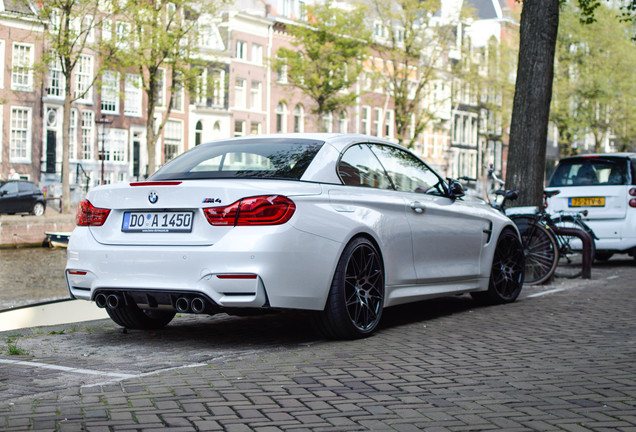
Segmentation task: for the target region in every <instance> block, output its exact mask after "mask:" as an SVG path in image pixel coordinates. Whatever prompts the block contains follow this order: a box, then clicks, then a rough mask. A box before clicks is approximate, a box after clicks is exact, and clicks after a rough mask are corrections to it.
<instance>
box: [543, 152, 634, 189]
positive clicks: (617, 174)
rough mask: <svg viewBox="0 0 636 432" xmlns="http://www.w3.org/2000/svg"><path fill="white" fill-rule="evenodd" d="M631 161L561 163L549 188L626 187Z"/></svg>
mask: <svg viewBox="0 0 636 432" xmlns="http://www.w3.org/2000/svg"><path fill="white" fill-rule="evenodd" d="M628 162H629V159H626V158H610V157H598V158H597V157H594V158H573V159H565V160H562V161H561V162H559V165H558V166H557V168H556V170H555V171H554V174H553V175H552V178H551V179H550V184H549V187H560V186H594V185H625V184H628V181H629V176H628V173H629V168H628V167H629V164H628Z"/></svg>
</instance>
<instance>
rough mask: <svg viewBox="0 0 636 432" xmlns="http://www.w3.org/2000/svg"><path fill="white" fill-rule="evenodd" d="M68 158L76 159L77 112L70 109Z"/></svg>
mask: <svg viewBox="0 0 636 432" xmlns="http://www.w3.org/2000/svg"><path fill="white" fill-rule="evenodd" d="M68 135H69V144H70V146H71V151H70V158H71V159H77V110H76V109H71V124H70V128H69V133H68Z"/></svg>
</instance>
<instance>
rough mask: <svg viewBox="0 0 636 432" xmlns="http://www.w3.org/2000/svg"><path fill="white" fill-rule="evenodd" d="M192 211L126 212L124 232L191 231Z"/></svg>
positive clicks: (123, 225) (122, 226) (122, 227)
mask: <svg viewBox="0 0 636 432" xmlns="http://www.w3.org/2000/svg"><path fill="white" fill-rule="evenodd" d="M192 219H193V217H192V212H175V211H164V212H125V213H124V220H123V221H122V225H121V230H122V231H124V232H144V233H170V232H191V231H192Z"/></svg>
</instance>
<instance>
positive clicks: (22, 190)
mask: <svg viewBox="0 0 636 432" xmlns="http://www.w3.org/2000/svg"><path fill="white" fill-rule="evenodd" d="M44 210H46V199H45V198H44V194H43V193H42V191H41V190H40V188H38V187H37V186H36V185H35V184H34V183H32V182H30V181H26V180H8V181H0V214H3V213H5V214H15V213H31V214H33V215H36V216H42V215H43V214H44Z"/></svg>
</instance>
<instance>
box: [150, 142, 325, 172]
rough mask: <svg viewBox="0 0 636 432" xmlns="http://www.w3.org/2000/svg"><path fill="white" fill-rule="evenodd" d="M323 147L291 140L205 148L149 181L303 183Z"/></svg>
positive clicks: (315, 143) (194, 150)
mask: <svg viewBox="0 0 636 432" xmlns="http://www.w3.org/2000/svg"><path fill="white" fill-rule="evenodd" d="M322 145H323V142H322V141H315V140H309V139H290V138H284V139H283V138H264V139H262V140H256V139H249V140H237V141H220V142H214V143H208V144H202V145H200V146H197V147H195V148H193V149H192V150H190V151H188V152H186V153H184V154H182V155H181V156H179V157H177V158H175V159H174V160H172V161H170V162H169V163H167V164H166V165H164V166H163V167H162V168H160V169H159V170H158V171H157V172H156V173H155V174H154V175H152V176H151V177H150V178H149V180H150V179H152V180H155V181H156V180H188V179H215V178H257V179H284V180H300V178H301V177H302V175H303V174H304V173H305V171H306V170H307V167H308V166H309V164H310V163H311V161H312V160H313V159H314V156H316V153H318V150H320V148H321V147H322Z"/></svg>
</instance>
